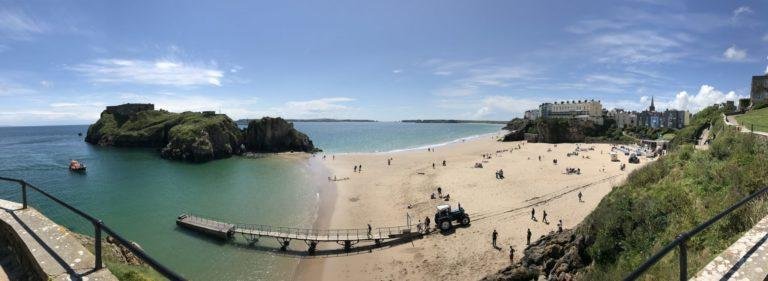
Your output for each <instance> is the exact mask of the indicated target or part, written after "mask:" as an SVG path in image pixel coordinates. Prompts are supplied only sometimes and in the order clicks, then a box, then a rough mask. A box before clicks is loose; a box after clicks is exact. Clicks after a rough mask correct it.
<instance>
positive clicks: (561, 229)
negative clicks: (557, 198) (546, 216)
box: [557, 220, 563, 233]
mask: <svg viewBox="0 0 768 281" xmlns="http://www.w3.org/2000/svg"><path fill="white" fill-rule="evenodd" d="M557 232H558V233H560V232H563V220H558V221H557Z"/></svg>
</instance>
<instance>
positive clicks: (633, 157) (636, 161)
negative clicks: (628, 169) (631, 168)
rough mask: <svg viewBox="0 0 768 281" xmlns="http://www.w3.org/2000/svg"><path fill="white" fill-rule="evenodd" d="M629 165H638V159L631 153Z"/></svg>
mask: <svg viewBox="0 0 768 281" xmlns="http://www.w3.org/2000/svg"><path fill="white" fill-rule="evenodd" d="M629 163H632V164H640V158H637V155H635V154H634V153H632V155H630V156H629Z"/></svg>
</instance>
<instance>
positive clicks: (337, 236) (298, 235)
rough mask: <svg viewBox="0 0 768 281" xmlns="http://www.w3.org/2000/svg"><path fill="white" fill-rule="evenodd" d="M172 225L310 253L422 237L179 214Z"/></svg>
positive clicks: (404, 229)
mask: <svg viewBox="0 0 768 281" xmlns="http://www.w3.org/2000/svg"><path fill="white" fill-rule="evenodd" d="M176 224H177V225H179V226H181V227H185V228H188V229H190V230H193V231H197V232H200V233H203V234H206V235H210V236H213V237H217V238H222V239H232V238H233V237H234V235H235V234H240V235H241V236H242V237H243V238H245V239H246V240H248V241H250V242H256V241H258V240H259V239H260V238H262V237H267V238H274V239H276V240H277V241H278V242H279V243H280V248H281V249H282V250H285V249H286V248H287V247H288V246H289V244H290V241H291V240H300V241H303V242H304V243H306V244H307V246H309V252H310V253H314V251H315V248H316V246H317V243H319V242H334V243H337V244H339V245H342V246H344V249H346V250H349V249H350V248H351V247H352V245H355V244H357V243H359V242H362V241H368V242H373V243H375V244H377V245H378V244H380V243H381V242H383V241H386V240H394V239H403V238H413V237H417V236H421V235H423V233H421V232H420V231H419V229H418V228H417V227H416V226H413V227H411V226H394V227H379V228H372V229H371V230H370V231H369V230H368V229H365V228H363V229H325V230H318V229H305V228H291V227H275V226H269V225H259V224H234V223H225V222H220V221H216V220H213V219H208V218H203V217H199V216H195V215H190V214H181V215H180V216H179V217H178V218H177V219H176Z"/></svg>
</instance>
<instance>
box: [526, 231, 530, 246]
mask: <svg viewBox="0 0 768 281" xmlns="http://www.w3.org/2000/svg"><path fill="white" fill-rule="evenodd" d="M527 239H528V242H526V243H527V244H526V245H531V229H530V228H529V229H528V238H527Z"/></svg>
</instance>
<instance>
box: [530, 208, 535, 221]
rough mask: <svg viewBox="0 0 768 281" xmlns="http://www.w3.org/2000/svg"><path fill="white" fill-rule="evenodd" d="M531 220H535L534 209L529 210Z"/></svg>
mask: <svg viewBox="0 0 768 281" xmlns="http://www.w3.org/2000/svg"><path fill="white" fill-rule="evenodd" d="M531 219H532V220H534V221H535V220H536V208H531Z"/></svg>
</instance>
